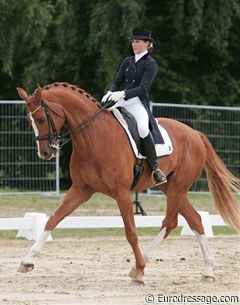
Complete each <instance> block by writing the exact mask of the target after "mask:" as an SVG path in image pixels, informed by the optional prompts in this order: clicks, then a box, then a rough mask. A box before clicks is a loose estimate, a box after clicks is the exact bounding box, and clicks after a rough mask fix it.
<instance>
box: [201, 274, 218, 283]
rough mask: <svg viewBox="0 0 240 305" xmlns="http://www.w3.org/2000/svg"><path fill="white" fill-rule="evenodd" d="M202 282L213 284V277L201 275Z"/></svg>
mask: <svg viewBox="0 0 240 305" xmlns="http://www.w3.org/2000/svg"><path fill="white" fill-rule="evenodd" d="M202 282H205V283H213V282H215V276H214V275H203V276H202Z"/></svg>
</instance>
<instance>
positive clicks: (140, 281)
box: [128, 267, 145, 286]
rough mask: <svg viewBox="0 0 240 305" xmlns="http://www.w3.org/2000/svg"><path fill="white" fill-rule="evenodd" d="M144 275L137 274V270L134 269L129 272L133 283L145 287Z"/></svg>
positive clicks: (141, 272) (141, 273)
mask: <svg viewBox="0 0 240 305" xmlns="http://www.w3.org/2000/svg"><path fill="white" fill-rule="evenodd" d="M143 274H144V272H143V271H140V272H137V271H136V269H135V268H134V267H133V268H132V270H131V271H130V272H129V274H128V276H129V277H130V278H131V279H132V281H133V283H136V284H139V285H143V286H145V283H144V281H143V279H142V277H143Z"/></svg>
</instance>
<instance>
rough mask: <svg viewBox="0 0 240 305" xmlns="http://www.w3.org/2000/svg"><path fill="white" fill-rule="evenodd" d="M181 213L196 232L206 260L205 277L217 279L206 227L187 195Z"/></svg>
mask: <svg viewBox="0 0 240 305" xmlns="http://www.w3.org/2000/svg"><path fill="white" fill-rule="evenodd" d="M179 213H180V214H181V215H182V216H183V217H184V218H185V219H186V221H187V223H188V225H189V227H190V228H191V230H192V231H193V232H194V233H195V235H196V237H197V239H198V242H199V245H200V248H201V251H202V255H203V261H204V272H203V277H204V279H206V280H211V281H213V280H214V279H215V277H214V274H213V264H214V258H213V255H212V254H211V251H210V248H209V245H208V240H207V238H206V236H205V234H204V228H203V225H202V220H201V216H200V215H199V213H198V212H197V211H196V210H195V209H194V208H193V207H192V205H191V204H190V202H189V201H188V199H187V197H186V198H185V199H184V201H183V203H182V204H181V206H180V209H179Z"/></svg>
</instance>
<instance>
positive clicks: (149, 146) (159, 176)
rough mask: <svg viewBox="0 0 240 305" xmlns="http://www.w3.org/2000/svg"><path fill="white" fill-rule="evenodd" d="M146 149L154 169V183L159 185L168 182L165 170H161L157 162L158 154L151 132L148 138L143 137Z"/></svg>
mask: <svg viewBox="0 0 240 305" xmlns="http://www.w3.org/2000/svg"><path fill="white" fill-rule="evenodd" d="M142 142H143V146H144V150H145V154H146V157H147V159H148V161H149V163H150V166H151V168H152V170H153V178H154V180H155V182H154V185H155V186H156V185H159V184H162V183H166V182H167V179H166V177H165V175H164V174H163V172H162V171H161V170H160V168H159V166H158V163H157V155H156V150H155V145H154V142H153V139H152V135H151V133H149V134H148V136H147V137H146V138H142Z"/></svg>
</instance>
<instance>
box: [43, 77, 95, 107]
mask: <svg viewBox="0 0 240 305" xmlns="http://www.w3.org/2000/svg"><path fill="white" fill-rule="evenodd" d="M56 87H64V88H68V89H70V90H72V91H73V92H74V93H76V94H77V95H82V94H84V95H85V96H86V97H87V98H88V99H90V100H91V101H93V102H94V103H97V104H99V103H98V101H97V100H96V99H95V98H93V97H92V96H91V95H90V94H89V93H87V92H86V91H85V90H83V89H80V88H78V87H77V86H74V85H70V84H69V83H66V82H64V83H59V82H55V83H52V84H49V85H46V86H44V87H43V88H42V89H43V90H50V89H52V88H56Z"/></svg>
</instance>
